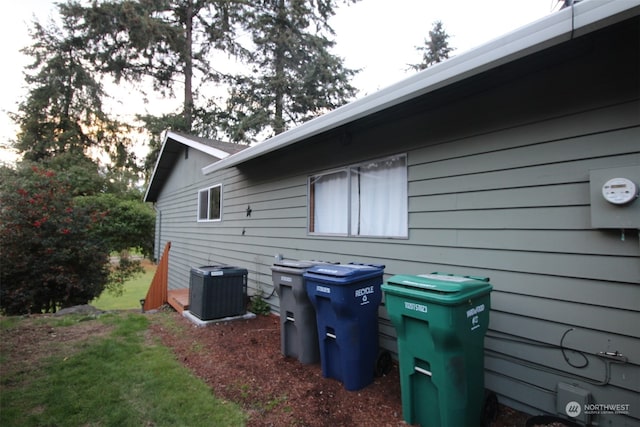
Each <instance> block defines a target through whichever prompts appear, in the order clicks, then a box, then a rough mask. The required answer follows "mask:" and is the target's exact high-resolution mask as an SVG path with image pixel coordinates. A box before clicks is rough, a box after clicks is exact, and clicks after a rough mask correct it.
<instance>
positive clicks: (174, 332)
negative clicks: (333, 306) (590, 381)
mask: <svg viewBox="0 0 640 427" xmlns="http://www.w3.org/2000/svg"><path fill="white" fill-rule="evenodd" d="M151 316H152V318H154V320H152V322H151V324H152V326H151V334H152V335H154V336H157V337H159V338H160V340H161V342H162V343H163V344H164V345H166V346H168V347H170V348H172V349H173V351H174V353H175V354H176V357H177V358H178V359H179V360H180V361H181V362H182V363H183V364H184V365H185V366H187V367H188V368H189V369H190V370H191V371H192V372H194V374H195V375H196V376H198V377H200V378H202V379H203V380H204V381H205V382H206V383H207V384H208V385H209V386H210V387H211V388H212V390H213V393H214V394H215V395H216V396H218V397H220V398H223V399H227V400H230V401H234V402H237V403H239V404H241V405H242V406H243V408H245V409H246V410H247V411H248V412H249V414H250V418H249V421H248V424H247V425H248V426H249V427H257V426H278V427H279V426H309V427H313V426H366V427H369V426H375V427H382V426H407V424H406V423H405V422H404V421H403V419H402V407H401V400H400V381H399V376H398V366H397V364H394V366H393V367H392V369H391V371H390V372H389V373H388V374H387V375H384V376H382V377H378V378H375V380H374V382H373V384H370V385H369V386H367V387H365V388H364V389H362V390H359V391H347V390H345V389H344V387H343V386H342V384H341V383H340V382H338V381H336V380H334V379H329V378H323V377H322V372H321V368H320V365H319V364H316V365H303V364H301V363H300V362H299V361H298V360H297V359H294V358H290V357H284V356H283V355H282V354H281V352H280V320H279V318H278V317H277V316H274V315H268V316H258V317H257V318H255V319H251V320H236V321H233V322H227V323H221V324H214V325H209V326H206V327H195V325H193V324H192V323H191V322H190V321H189V320H187V319H186V318H184V317H182V316H181V315H180V314H178V313H174V312H170V313H167V312H164V313H160V314H158V315H157V316H156V315H151ZM165 316H168V317H169V318H167V317H165ZM527 418H528V416H527V415H525V414H523V413H520V412H517V411H515V410H513V409H511V408H508V407H506V406H503V405H499V410H498V417H497V419H496V420H495V421H493V422H492V423H491V426H493V427H507V426H508V427H516V426H524V425H525V423H526V420H527Z"/></svg>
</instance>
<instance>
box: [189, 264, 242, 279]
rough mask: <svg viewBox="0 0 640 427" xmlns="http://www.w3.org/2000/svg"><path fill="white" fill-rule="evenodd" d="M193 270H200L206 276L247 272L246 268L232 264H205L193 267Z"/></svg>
mask: <svg viewBox="0 0 640 427" xmlns="http://www.w3.org/2000/svg"><path fill="white" fill-rule="evenodd" d="M191 271H193V272H198V273H200V274H202V275H204V276H223V275H225V274H239V273H243V274H246V272H247V270H246V269H245V268H240V267H234V266H232V265H225V264H221V265H203V266H200V267H191Z"/></svg>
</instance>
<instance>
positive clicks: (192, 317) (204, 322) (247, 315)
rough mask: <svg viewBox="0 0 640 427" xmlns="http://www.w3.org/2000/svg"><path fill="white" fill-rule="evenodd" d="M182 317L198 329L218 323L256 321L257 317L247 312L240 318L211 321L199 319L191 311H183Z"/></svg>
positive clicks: (232, 317)
mask: <svg viewBox="0 0 640 427" xmlns="http://www.w3.org/2000/svg"><path fill="white" fill-rule="evenodd" d="M182 315H183V316H184V317H186V318H187V319H189V320H190V321H191V322H192V323H194V324H195V325H196V326H197V327H203V326H208V325H213V324H216V323H224V322H231V321H233V320H249V319H255V317H256V315H255V313H251V312H250V311H248V312H246V313H245V314H242V315H239V316H231V317H222V318H220V319H211V320H202V319H200V318H198V316H196V315H194V314H192V313H191V312H190V311H189V310H185V311H183V312H182Z"/></svg>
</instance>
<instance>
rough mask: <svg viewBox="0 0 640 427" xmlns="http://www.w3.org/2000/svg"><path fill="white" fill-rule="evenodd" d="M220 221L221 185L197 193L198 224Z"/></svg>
mask: <svg viewBox="0 0 640 427" xmlns="http://www.w3.org/2000/svg"><path fill="white" fill-rule="evenodd" d="M221 219H222V184H218V185H214V186H212V187H209V188H205V189H202V190H200V191H198V222H206V221H220V220H221Z"/></svg>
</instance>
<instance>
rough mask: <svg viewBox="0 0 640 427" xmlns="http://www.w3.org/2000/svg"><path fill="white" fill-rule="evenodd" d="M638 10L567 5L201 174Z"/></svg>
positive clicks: (619, 4)
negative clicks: (567, 6) (568, 6)
mask: <svg viewBox="0 0 640 427" xmlns="http://www.w3.org/2000/svg"><path fill="white" fill-rule="evenodd" d="M638 13H640V0H624V1H620V0H606V1H605V0H586V1H582V2H580V3H577V4H573V5H572V6H571V7H570V8H565V9H562V10H560V11H558V12H555V13H553V14H551V15H549V16H547V17H544V18H542V19H539V20H538V21H535V22H533V23H531V24H529V25H526V26H524V27H522V28H520V29H517V30H515V31H513V32H511V33H508V34H506V35H504V36H502V37H500V38H497V39H494V40H492V41H490V42H488V43H486V44H484V45H482V46H480V47H478V48H475V49H473V50H470V51H468V52H466V53H463V54H461V55H459V56H454V57H453V58H451V59H448V60H446V61H444V62H441V63H439V64H436V65H434V66H433V67H430V68H427V69H426V70H423V71H421V72H419V73H417V74H415V75H413V76H411V77H409V78H407V79H405V80H402V81H400V82H398V83H396V84H394V85H391V86H389V87H387V88H385V89H382V90H380V91H378V92H375V93H373V94H371V95H368V96H366V97H364V98H361V99H358V100H356V101H353V102H351V103H349V104H346V105H344V106H342V107H339V108H337V109H335V110H333V111H331V112H329V113H327V114H324V115H322V116H320V117H317V118H315V119H312V120H310V121H308V122H306V123H304V124H302V125H300V126H298V127H295V128H293V129H290V130H288V131H286V132H283V133H281V134H279V135H276V136H274V137H273V138H270V139H267V140H265V141H263V142H261V143H259V144H257V145H254V146H252V147H250V148H247V149H246V150H243V151H241V152H239V153H236V154H233V155H231V156H229V157H227V158H224V159H222V160H220V161H218V162H216V163H213V164H211V165H208V166H205V167H204V168H202V173H203V174H204V175H208V174H211V173H213V172H217V171H220V170H223V169H226V168H229V167H232V166H236V165H239V164H241V163H244V162H246V161H249V160H252V159H255V158H258V157H260V156H263V155H265V154H268V153H272V152H274V151H277V150H280V149H282V148H285V147H288V146H290V145H293V144H295V143H297V142H300V141H303V140H305V139H308V138H310V137H313V136H316V135H320V134H322V133H325V132H328V131H330V130H333V129H336V128H338V127H340V126H343V125H346V124H348V123H351V122H354V121H356V120H358V119H361V118H363V117H367V116H369V115H371V114H374V113H377V112H379V111H383V110H386V109H388V108H391V107H394V106H396V105H399V104H402V103H404V102H406V101H409V100H412V99H415V98H418V97H420V96H423V95H426V94H428V93H430V92H434V91H436V90H437V89H440V88H442V87H445V86H448V85H451V84H453V83H456V82H459V81H462V80H465V79H467V78H469V77H472V76H475V75H478V74H481V73H483V72H485V71H487V70H490V69H493V68H496V67H498V66H500V65H503V64H506V63H509V62H513V61H515V60H517V59H520V58H522V57H525V56H528V55H531V54H533V53H536V52H539V51H542V50H545V49H547V48H550V47H552V46H556V45H559V44H561V43H564V42H567V41H569V40H571V39H572V38H574V37H578V36H580V35H584V34H587V33H590V32H592V31H595V30H597V29H599V28H602V27H605V26H608V25H611V24H613V23H616V22H619V21H622V20H624V19H626V18H628V17H631V16H635V15H638Z"/></svg>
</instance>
